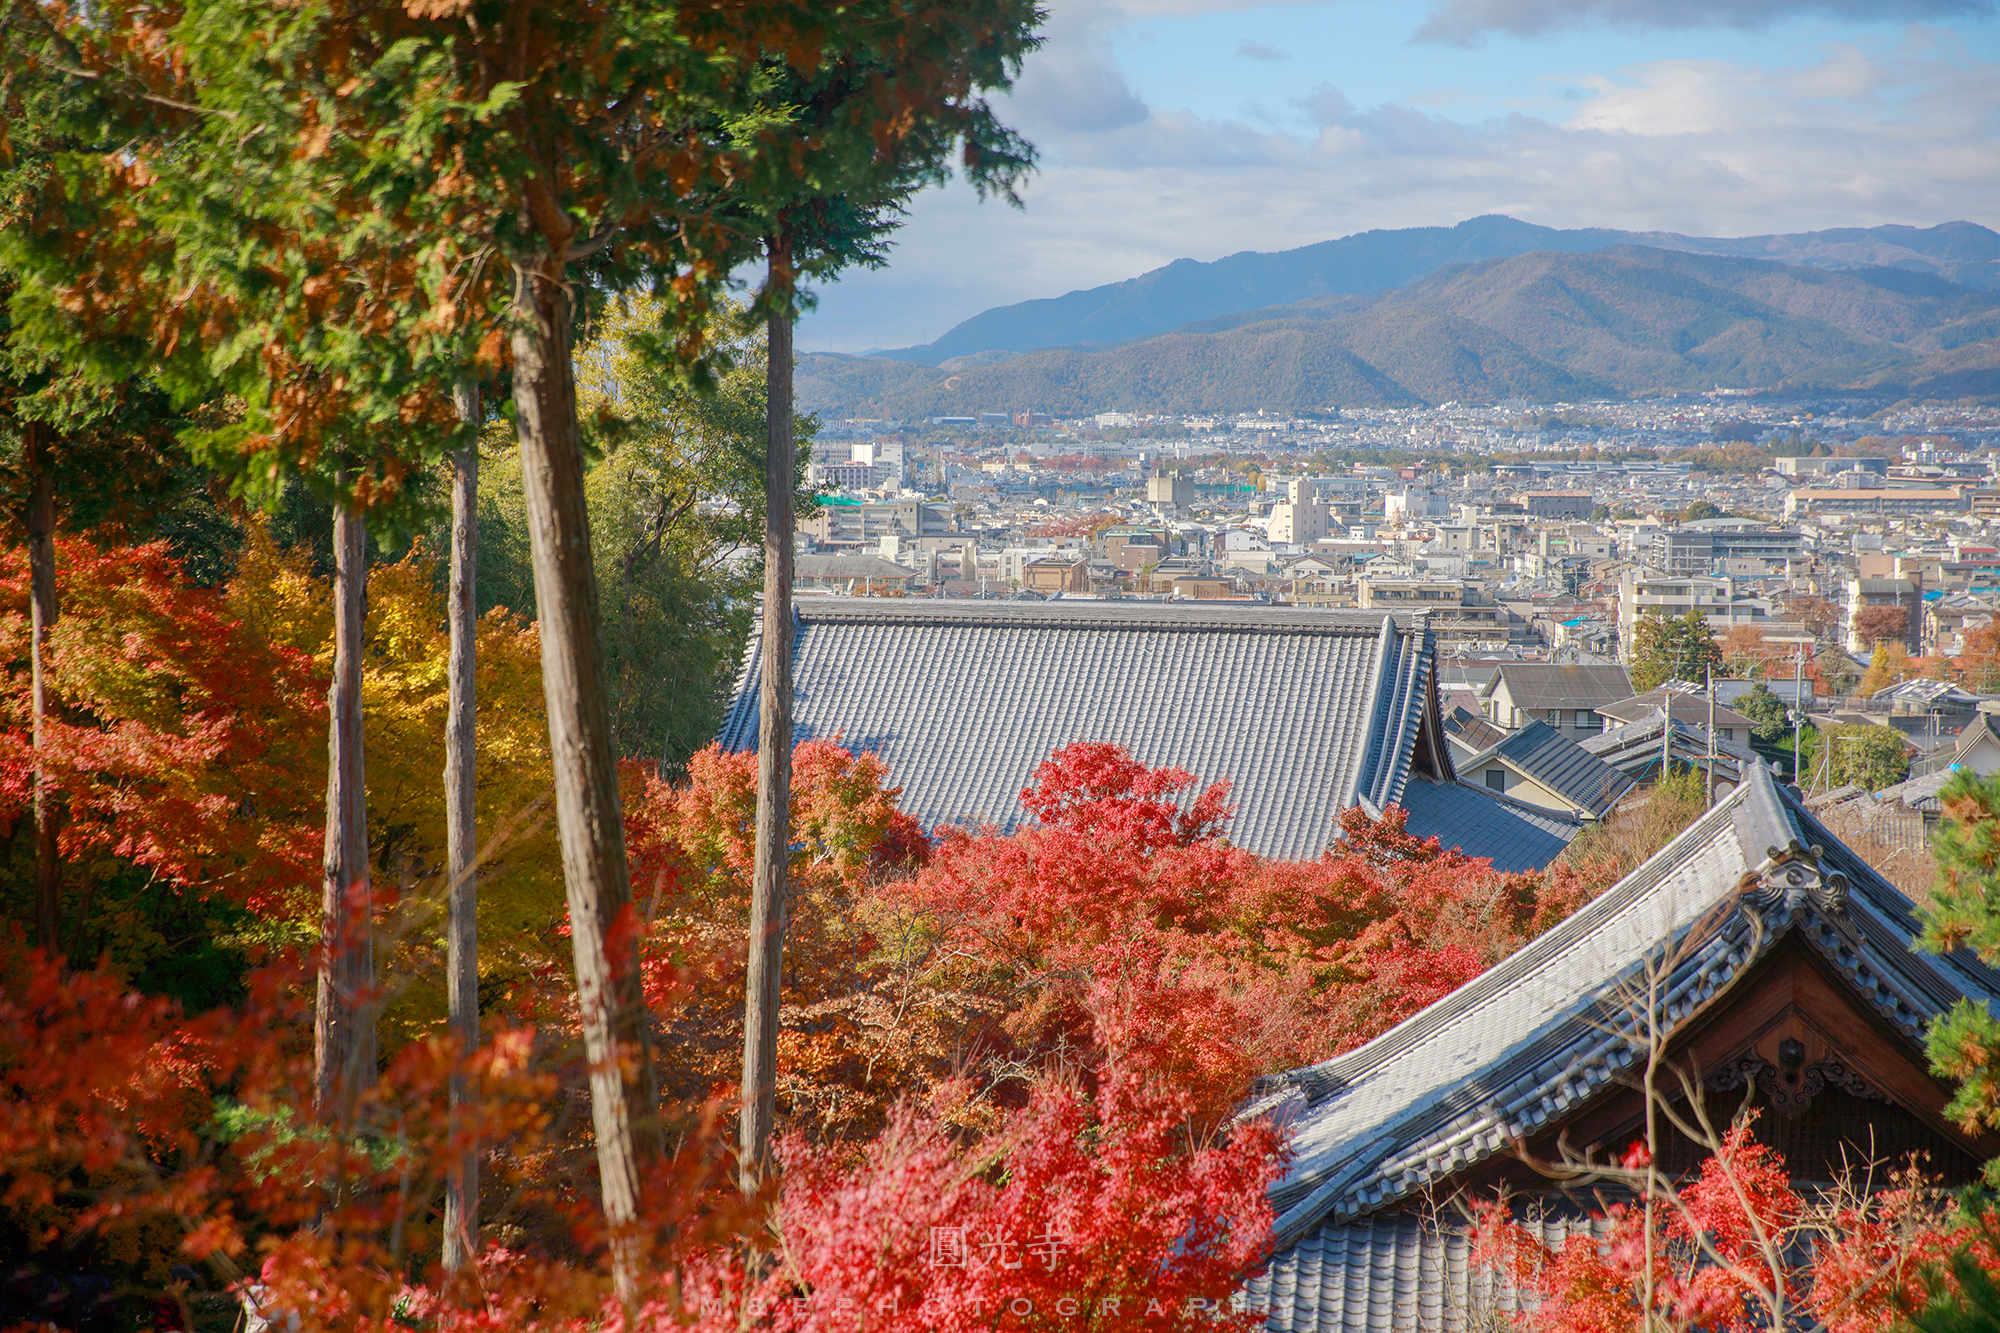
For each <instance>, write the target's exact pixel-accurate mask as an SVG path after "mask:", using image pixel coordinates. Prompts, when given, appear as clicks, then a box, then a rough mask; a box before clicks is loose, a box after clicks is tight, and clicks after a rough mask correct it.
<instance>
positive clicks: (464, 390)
mask: <svg viewBox="0 0 2000 1333" xmlns="http://www.w3.org/2000/svg"><path fill="white" fill-rule="evenodd" d="M453 397H454V398H456V399H457V401H458V415H459V420H461V421H465V422H470V423H472V425H473V426H474V427H475V429H476V428H477V426H478V423H479V419H480V410H479V386H478V385H477V384H475V383H473V382H472V381H470V380H465V381H461V382H460V383H459V384H458V386H457V388H456V389H455V390H454V392H453ZM478 577H479V444H478V441H477V440H476V439H475V440H474V442H473V443H471V444H469V445H467V446H466V447H465V448H463V449H461V450H460V451H459V453H458V457H457V458H456V459H454V460H453V467H452V486H451V607H450V616H451V665H450V668H449V671H450V678H451V684H450V703H449V705H448V714H449V715H448V717H447V718H446V721H445V733H444V842H445V863H446V873H447V874H449V875H450V877H451V878H450V895H451V897H450V905H449V907H448V909H447V915H446V921H445V948H446V963H445V976H446V981H445V990H446V1004H447V1006H448V1008H449V1010H450V1014H451V1030H452V1035H454V1036H456V1037H457V1038H458V1045H459V1054H460V1057H461V1058H464V1057H466V1056H469V1055H470V1054H471V1053H472V1052H473V1051H474V1050H475V1049H476V1048H477V1047H478V1045H479V882H478V880H477V879H476V878H475V874H476V868H475V864H474V862H475V858H476V857H477V856H478V852H479V845H478V840H477V839H478V827H477V820H476V818H475V815H474V807H473V766H474V763H475V761H476V760H475V757H476V754H477V750H476V748H475V747H476V744H477V736H476V733H475V731H474V727H473V722H474V707H475V698H476V694H475V688H476V687H475V684H474V668H475V666H476V665H477V653H478V644H477V641H476V638H475V634H476V631H477V629H478V623H479V618H478V607H477V605H476V603H475V601H474V596H473V594H474V591H475V589H476V587H477V580H478ZM470 1091H471V1089H470V1086H469V1084H468V1081H467V1079H466V1077H465V1074H464V1073H463V1072H456V1073H454V1074H453V1075H452V1077H451V1117H452V1124H453V1127H454V1129H458V1128H461V1127H462V1125H463V1116H464V1113H465V1107H466V1105H467V1101H468V1097H469V1095H470ZM478 1250H479V1150H478V1145H477V1144H476V1143H468V1144H467V1145H466V1147H465V1152H464V1155H463V1156H461V1157H459V1158H458V1160H457V1161H455V1162H453V1163H452V1164H451V1169H450V1174H449V1178H448V1179H447V1181H446V1184H445V1195H444V1267H445V1271H446V1272H447V1273H455V1272H457V1271H458V1270H459V1269H460V1268H461V1267H463V1266H464V1264H465V1263H466V1262H467V1261H468V1260H470V1259H471V1258H472V1257H473V1256H474V1255H475V1254H477V1253H478Z"/></svg>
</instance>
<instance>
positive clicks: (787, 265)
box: [738, 0, 1040, 1193]
mask: <svg viewBox="0 0 2000 1333" xmlns="http://www.w3.org/2000/svg"><path fill="white" fill-rule="evenodd" d="M982 7H983V8H985V9H988V10H990V15H991V19H990V20H989V21H993V28H992V31H993V33H994V38H993V39H992V40H991V41H990V46H991V51H990V53H989V55H988V58H987V59H985V60H982V61H980V62H979V64H978V65H977V67H976V68H975V70H974V71H973V77H972V81H971V83H970V90H971V91H972V92H974V93H976V94H983V93H985V92H987V91H989V90H992V89H996V88H1000V89H1004V88H1005V87H1007V86H1008V85H1009V84H1010V83H1011V80H1012V76H1013V75H1014V74H1015V73H1016V72H1017V71H1018V69H1019V63H1020V60H1021V58H1022V56H1024V55H1025V54H1026V53H1027V51H1029V50H1030V49H1032V48H1033V46H1034V45H1035V44H1036V42H1037V40H1038V39H1036V38H1034V37H1032V36H1031V35H1030V34H1031V32H1032V30H1033V28H1034V26H1035V23H1036V22H1037V20H1038V18H1039V17H1040V16H1039V14H1038V12H1037V11H1036V9H1035V7H1034V4H1033V0H986V3H985V4H984V5H983V6H982ZM764 72H765V78H766V80H767V83H766V86H765V89H764V95H765V100H766V102H767V105H768V107H769V111H768V112H767V113H766V114H765V115H764V116H762V117H760V118H758V119H757V120H756V121H755V122H753V123H752V124H751V125H750V126H747V127H745V131H744V132H743V134H742V137H743V141H744V143H745V146H746V148H748V149H749V150H750V153H749V156H750V160H751V161H752V163H753V164H754V166H755V168H756V169H757V170H758V172H759V173H760V175H761V176H762V177H764V179H761V180H760V182H759V184H760V188H759V189H758V190H757V191H756V194H755V198H756V199H757V200H758V201H759V202H762V203H764V204H765V208H764V211H763V214H762V216H761V217H760V218H759V221H760V222H761V223H762V225H763V229H764V232H765V242H764V249H765V281H764V290H763V293H762V302H761V304H762V305H763V306H764V307H765V309H766V311H767V315H766V320H767V324H766V327H767V338H766V343H767V353H768V354H767V357H766V362H765V364H766V373H767V375H768V376H769V384H768V387H767V389H766V393H765V400H766V403H767V404H768V412H769V422H770V427H769V433H768V437H767V441H766V446H765V464H764V465H765V477H764V602H763V606H764V613H763V618H762V627H761V636H762V643H761V652H760V655H759V660H760V662H761V675H760V678H759V680H758V688H759V693H758V718H757V753H758V756H759V764H758V783H757V844H756V847H757V850H756V869H755V872H754V875H753V880H752V884H753V889H752V894H751V911H750V938H749V949H750V955H749V967H748V970H747V972H746V974H745V983H744V1000H743V1108H742V1113H741V1117H740V1120H739V1131H740V1132H739V1143H738V1152H739V1154H740V1168H741V1182H742V1186H743V1189H744V1191H745V1193H754V1192H755V1191H756V1190H757V1188H758V1185H759V1182H760V1180H761V1178H762V1176H763V1173H764V1170H765V1166H766V1163H767V1159H768V1157H769V1154H770V1146H771V1132H772V1127H773V1125H774V1123H775V1119H776V1100H775V1099H776V1089H777V1054H778V1008H779V982H780V978H781V977H782V975H783V971H784V968H783V963H784V934H785V910H786V908H785V894H786V874H785V866H786V862H787V860H788V857H789V850H788V839H787V834H786V818H787V816H786V811H787V810H788V809H789V808H790V795H789V792H790V786H791V762H792V549H793V545H794V540H795V530H794V514H793V510H792V489H793V467H794V461H795V455H796V452H797V449H796V442H795V441H794V439H793V437H792V322H793V319H794V317H795V310H796V307H797V305H798V302H799V298H800V296H801V295H802V293H801V290H800V287H799V282H800V279H801V278H820V277H830V276H831V275H833V274H835V273H837V272H839V271H840V270H841V269H843V268H846V267H849V266H851V265H856V264H859V265H863V266H866V267H877V266H879V265H880V264H881V263H882V262H883V259H884V256H885V254H886V252H887V248H888V236H889V233H890V232H891V231H892V230H893V229H894V227H895V225H896V223H897V221H898V220H899V217H900V214H901V212H902V207H903V204H904V201H906V200H907V199H908V198H909V197H910V196H911V195H913V194H914V193H916V192H917V191H918V190H919V189H922V188H923V187H924V186H926V185H930V184H935V183H937V182H939V181H941V180H942V179H943V178H944V175H945V172H944V164H945V161H946V160H947V158H948V157H949V155H950V154H951V152H952V150H953V149H954V148H958V147H959V145H960V141H961V140H962V141H963V150H962V156H963V160H964V163H965V167H966V174H967V175H968V176H969V177H970V178H971V180H972V183H973V185H974V187H975V188H976V189H978V191H979V192H980V194H981V195H982V196H984V195H986V194H988V193H990V192H997V193H1000V194H1002V195H1004V196H1005V197H1006V198H1007V199H1008V200H1009V201H1010V202H1016V203H1018V199H1017V197H1016V195H1015V193H1014V191H1015V188H1016V187H1017V186H1018V185H1019V183H1020V181H1021V179H1022V177H1023V176H1024V175H1025V174H1026V172H1027V171H1028V169H1029V168H1030V166H1031V165H1032V162H1033V153H1032V150H1031V149H1030V148H1029V147H1028V145H1027V144H1026V143H1025V142H1023V141H1022V140H1021V139H1020V138H1019V137H1018V136H1017V135H1015V134H1014V133H1013V132H1012V131H1010V130H1007V129H1006V128H1004V127H1003V126H1001V125H1000V124H999V123H998V122H997V121H996V120H994V118H993V117H992V115H991V113H990V112H989V111H988V109H987V108H986V106H985V104H984V103H983V102H981V101H977V100H975V101H973V102H971V103H970V104H969V105H961V106H952V107H945V108H936V109H931V110H930V111H928V113H927V114H924V115H922V116H921V117H919V118H917V119H914V120H912V119H910V118H908V116H907V113H905V112H901V111H897V112H895V113H894V114H896V115H898V116H899V117H900V118H901V119H900V120H899V122H898V123H896V124H895V125H893V126H892V125H891V124H888V123H885V122H883V121H882V120H881V119H880V117H881V116H882V115H883V114H884V113H885V112H887V111H889V110H890V108H891V106H892V103H891V102H890V100H889V99H887V98H885V97H884V95H883V93H884V90H885V89H886V88H889V87H893V86H894V85H895V84H896V83H898V82H899V81H900V80H902V79H904V78H907V77H908V76H909V73H910V71H909V70H908V69H907V68H906V67H905V65H904V62H903V60H902V59H901V57H900V53H898V52H895V51H892V50H884V49H881V48H874V47H869V46H861V45H856V46H853V47H849V48H845V49H841V50H839V51H837V52H835V53H832V54H831V55H830V56H829V58H826V59H823V60H822V61H820V62H819V64H818V65H817V66H816V67H814V68H811V69H799V68H797V67H794V66H792V65H790V64H788V63H786V62H782V61H777V60H773V61H770V62H768V64H767V67H766V69H765V71H764Z"/></svg>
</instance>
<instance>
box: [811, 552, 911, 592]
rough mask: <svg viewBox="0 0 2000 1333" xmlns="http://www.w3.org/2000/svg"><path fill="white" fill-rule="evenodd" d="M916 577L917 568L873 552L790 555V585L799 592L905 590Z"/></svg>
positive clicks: (907, 589)
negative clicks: (880, 556)
mask: <svg viewBox="0 0 2000 1333" xmlns="http://www.w3.org/2000/svg"><path fill="white" fill-rule="evenodd" d="M916 580H917V571H916V570H914V569H911V568H909V567H908V566H907V565H899V564H897V563H896V562H895V561H893V560H882V559H879V558H877V557H875V556H872V555H800V556H794V557H793V558H792V586H793V587H794V588H796V589H798V590H799V591H801V592H809V591H814V590H822V591H831V592H855V593H886V592H907V591H909V589H910V587H911V585H912V584H914V583H915V582H916Z"/></svg>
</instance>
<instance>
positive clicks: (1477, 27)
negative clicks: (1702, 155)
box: [1417, 0, 1994, 45]
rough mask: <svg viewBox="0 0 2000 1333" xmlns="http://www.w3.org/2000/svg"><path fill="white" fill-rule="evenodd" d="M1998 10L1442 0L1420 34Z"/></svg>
mask: <svg viewBox="0 0 2000 1333" xmlns="http://www.w3.org/2000/svg"><path fill="white" fill-rule="evenodd" d="M1993 12H1994V7H1993V0H1441V2H1440V3H1438V4H1437V5H1435V6H1434V7H1433V8H1432V10H1431V12H1430V14H1429V15H1428V16H1427V17H1426V18H1425V20H1424V24H1423V26H1422V27H1421V28H1419V29H1418V31H1417V35H1418V37H1419V38H1420V39H1422V40H1425V41H1434V42H1448V43H1452V44H1458V45H1473V44H1477V43H1479V42H1481V41H1483V40H1484V39H1485V38H1486V36H1487V34H1489V33H1507V34H1510V35H1512V36H1516V37H1534V36H1539V35H1540V34H1542V33H1545V32H1552V31H1555V30H1557V29H1561V28H1579V27H1611V28H1707V27H1718V26H1720V27H1731V28H1765V27H1769V26H1771V25H1772V24H1775V23H1781V22H1784V21H1785V20H1787V19H1795V18H1836V19H1848V20H1856V19H1859V20H1863V21H1873V22H1883V21H1887V22H1891V23H1910V22H1917V21H1921V20H1925V19H1935V18H1947V17H1958V16H1961V15H1988V14H1991V13H1993Z"/></svg>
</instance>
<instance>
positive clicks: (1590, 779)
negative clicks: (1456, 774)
mask: <svg viewBox="0 0 2000 1333" xmlns="http://www.w3.org/2000/svg"><path fill="white" fill-rule="evenodd" d="M1488 755H1493V756H1498V757H1499V758H1501V759H1504V760H1506V761H1507V762H1508V763H1510V764H1512V765H1514V767H1516V768H1518V769H1520V770H1521V771H1522V772H1523V773H1526V774H1527V775H1528V776H1529V777H1531V778H1533V779H1534V780H1535V781H1537V782H1539V783H1541V784H1542V785H1543V786H1544V787H1547V788H1548V789H1549V790H1550V791H1552V792H1554V793H1555V794H1556V795H1558V796H1560V797H1562V798H1563V799H1564V800H1566V801H1568V802H1570V803H1571V804H1572V805H1574V806H1575V807H1576V808H1577V809H1579V810H1588V811H1589V812H1590V814H1591V817H1592V818H1594V819H1602V818H1603V817H1604V816H1605V814H1606V813H1607V812H1608V811H1609V810H1610V809H1611V807H1612V806H1614V805H1616V804H1618V798H1619V797H1621V796H1623V795H1624V794H1625V793H1626V792H1628V791H1630V790H1632V787H1633V785H1634V784H1633V781H1632V779H1631V778H1629V777H1627V776H1626V775H1625V774H1623V773H1621V772H1619V771H1618V770H1617V769H1615V768H1613V767H1612V766H1611V765H1609V764H1607V763H1605V762H1604V761H1603V760H1602V759H1599V758H1598V757H1597V756H1596V755H1594V754H1592V753H1591V752H1590V751H1589V750H1587V749H1585V748H1584V747H1583V746H1581V745H1579V744H1577V743H1576V742H1575V741H1573V740H1571V739H1570V738H1569V737H1567V736H1565V735H1563V734H1562V733H1561V732H1560V731H1557V730H1556V729H1555V728H1554V727H1552V726H1550V725H1549V724H1548V723H1546V722H1543V721H1540V720H1536V721H1534V722H1530V723H1529V724H1528V725H1527V726H1525V727H1523V728H1521V729H1520V730H1519V731H1516V732H1511V733H1509V734H1508V736H1507V738H1506V739H1505V740H1503V741H1501V742H1500V743H1499V744H1498V745H1495V746H1493V747H1492V748H1491V749H1489V750H1487V751H1486V752H1485V754H1481V755H1477V756H1475V757H1474V758H1472V759H1468V760H1466V761H1465V763H1466V767H1467V768H1470V767H1471V766H1472V765H1473V764H1474V763H1477V762H1479V761H1480V760H1483V759H1485V758H1486V757H1487V756H1488Z"/></svg>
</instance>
